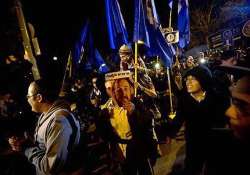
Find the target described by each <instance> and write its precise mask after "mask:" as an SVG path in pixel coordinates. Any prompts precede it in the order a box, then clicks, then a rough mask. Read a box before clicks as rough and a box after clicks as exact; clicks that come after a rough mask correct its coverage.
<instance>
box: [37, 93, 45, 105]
mask: <svg viewBox="0 0 250 175" xmlns="http://www.w3.org/2000/svg"><path fill="white" fill-rule="evenodd" d="M36 98H37V100H38V102H39V103H41V102H42V101H43V100H44V99H43V96H42V94H37V96H36Z"/></svg>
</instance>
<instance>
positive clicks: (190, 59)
mask: <svg viewBox="0 0 250 175" xmlns="http://www.w3.org/2000/svg"><path fill="white" fill-rule="evenodd" d="M186 65H187V67H193V66H194V58H193V57H192V56H189V57H188V58H187V62H186Z"/></svg>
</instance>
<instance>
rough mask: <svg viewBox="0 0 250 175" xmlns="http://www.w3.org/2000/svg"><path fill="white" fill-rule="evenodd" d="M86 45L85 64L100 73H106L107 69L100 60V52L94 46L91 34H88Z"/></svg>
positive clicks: (101, 59)
mask: <svg viewBox="0 0 250 175" xmlns="http://www.w3.org/2000/svg"><path fill="white" fill-rule="evenodd" d="M86 44H87V47H88V52H87V62H88V63H87V64H90V65H91V67H92V68H95V69H97V70H98V71H99V72H100V73H106V72H108V71H109V68H108V66H107V65H106V63H105V61H104V59H103V58H102V56H101V54H100V52H99V51H98V49H97V48H96V47H95V45H94V40H93V36H92V33H91V32H89V34H88V41H87V43H86Z"/></svg>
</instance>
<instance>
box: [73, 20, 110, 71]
mask: <svg viewBox="0 0 250 175" xmlns="http://www.w3.org/2000/svg"><path fill="white" fill-rule="evenodd" d="M72 55H73V60H74V64H76V68H80V67H81V66H82V65H83V69H84V70H90V69H91V70H92V69H94V68H95V69H97V70H98V71H99V72H100V73H105V72H107V71H108V70H109V69H108V67H107V65H106V64H105V62H104V60H103V58H102V56H101V54H100V53H99V51H98V49H97V48H96V47H95V45H94V41H93V36H92V33H91V28H90V22H89V21H87V22H86V24H85V25H84V26H83V29H82V31H81V35H80V39H79V40H78V41H77V42H76V44H75V48H74V52H73V54H72ZM83 57H84V58H83Z"/></svg>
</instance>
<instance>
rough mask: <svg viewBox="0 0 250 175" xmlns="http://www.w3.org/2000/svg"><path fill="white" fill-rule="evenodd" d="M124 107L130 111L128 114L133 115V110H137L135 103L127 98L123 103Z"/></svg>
mask: <svg viewBox="0 0 250 175" xmlns="http://www.w3.org/2000/svg"><path fill="white" fill-rule="evenodd" d="M122 107H123V108H124V109H126V110H127V111H128V115H131V114H132V113H133V111H134V110H135V105H134V104H133V103H132V102H130V101H128V100H126V101H125V102H124V103H123V106H122Z"/></svg>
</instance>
